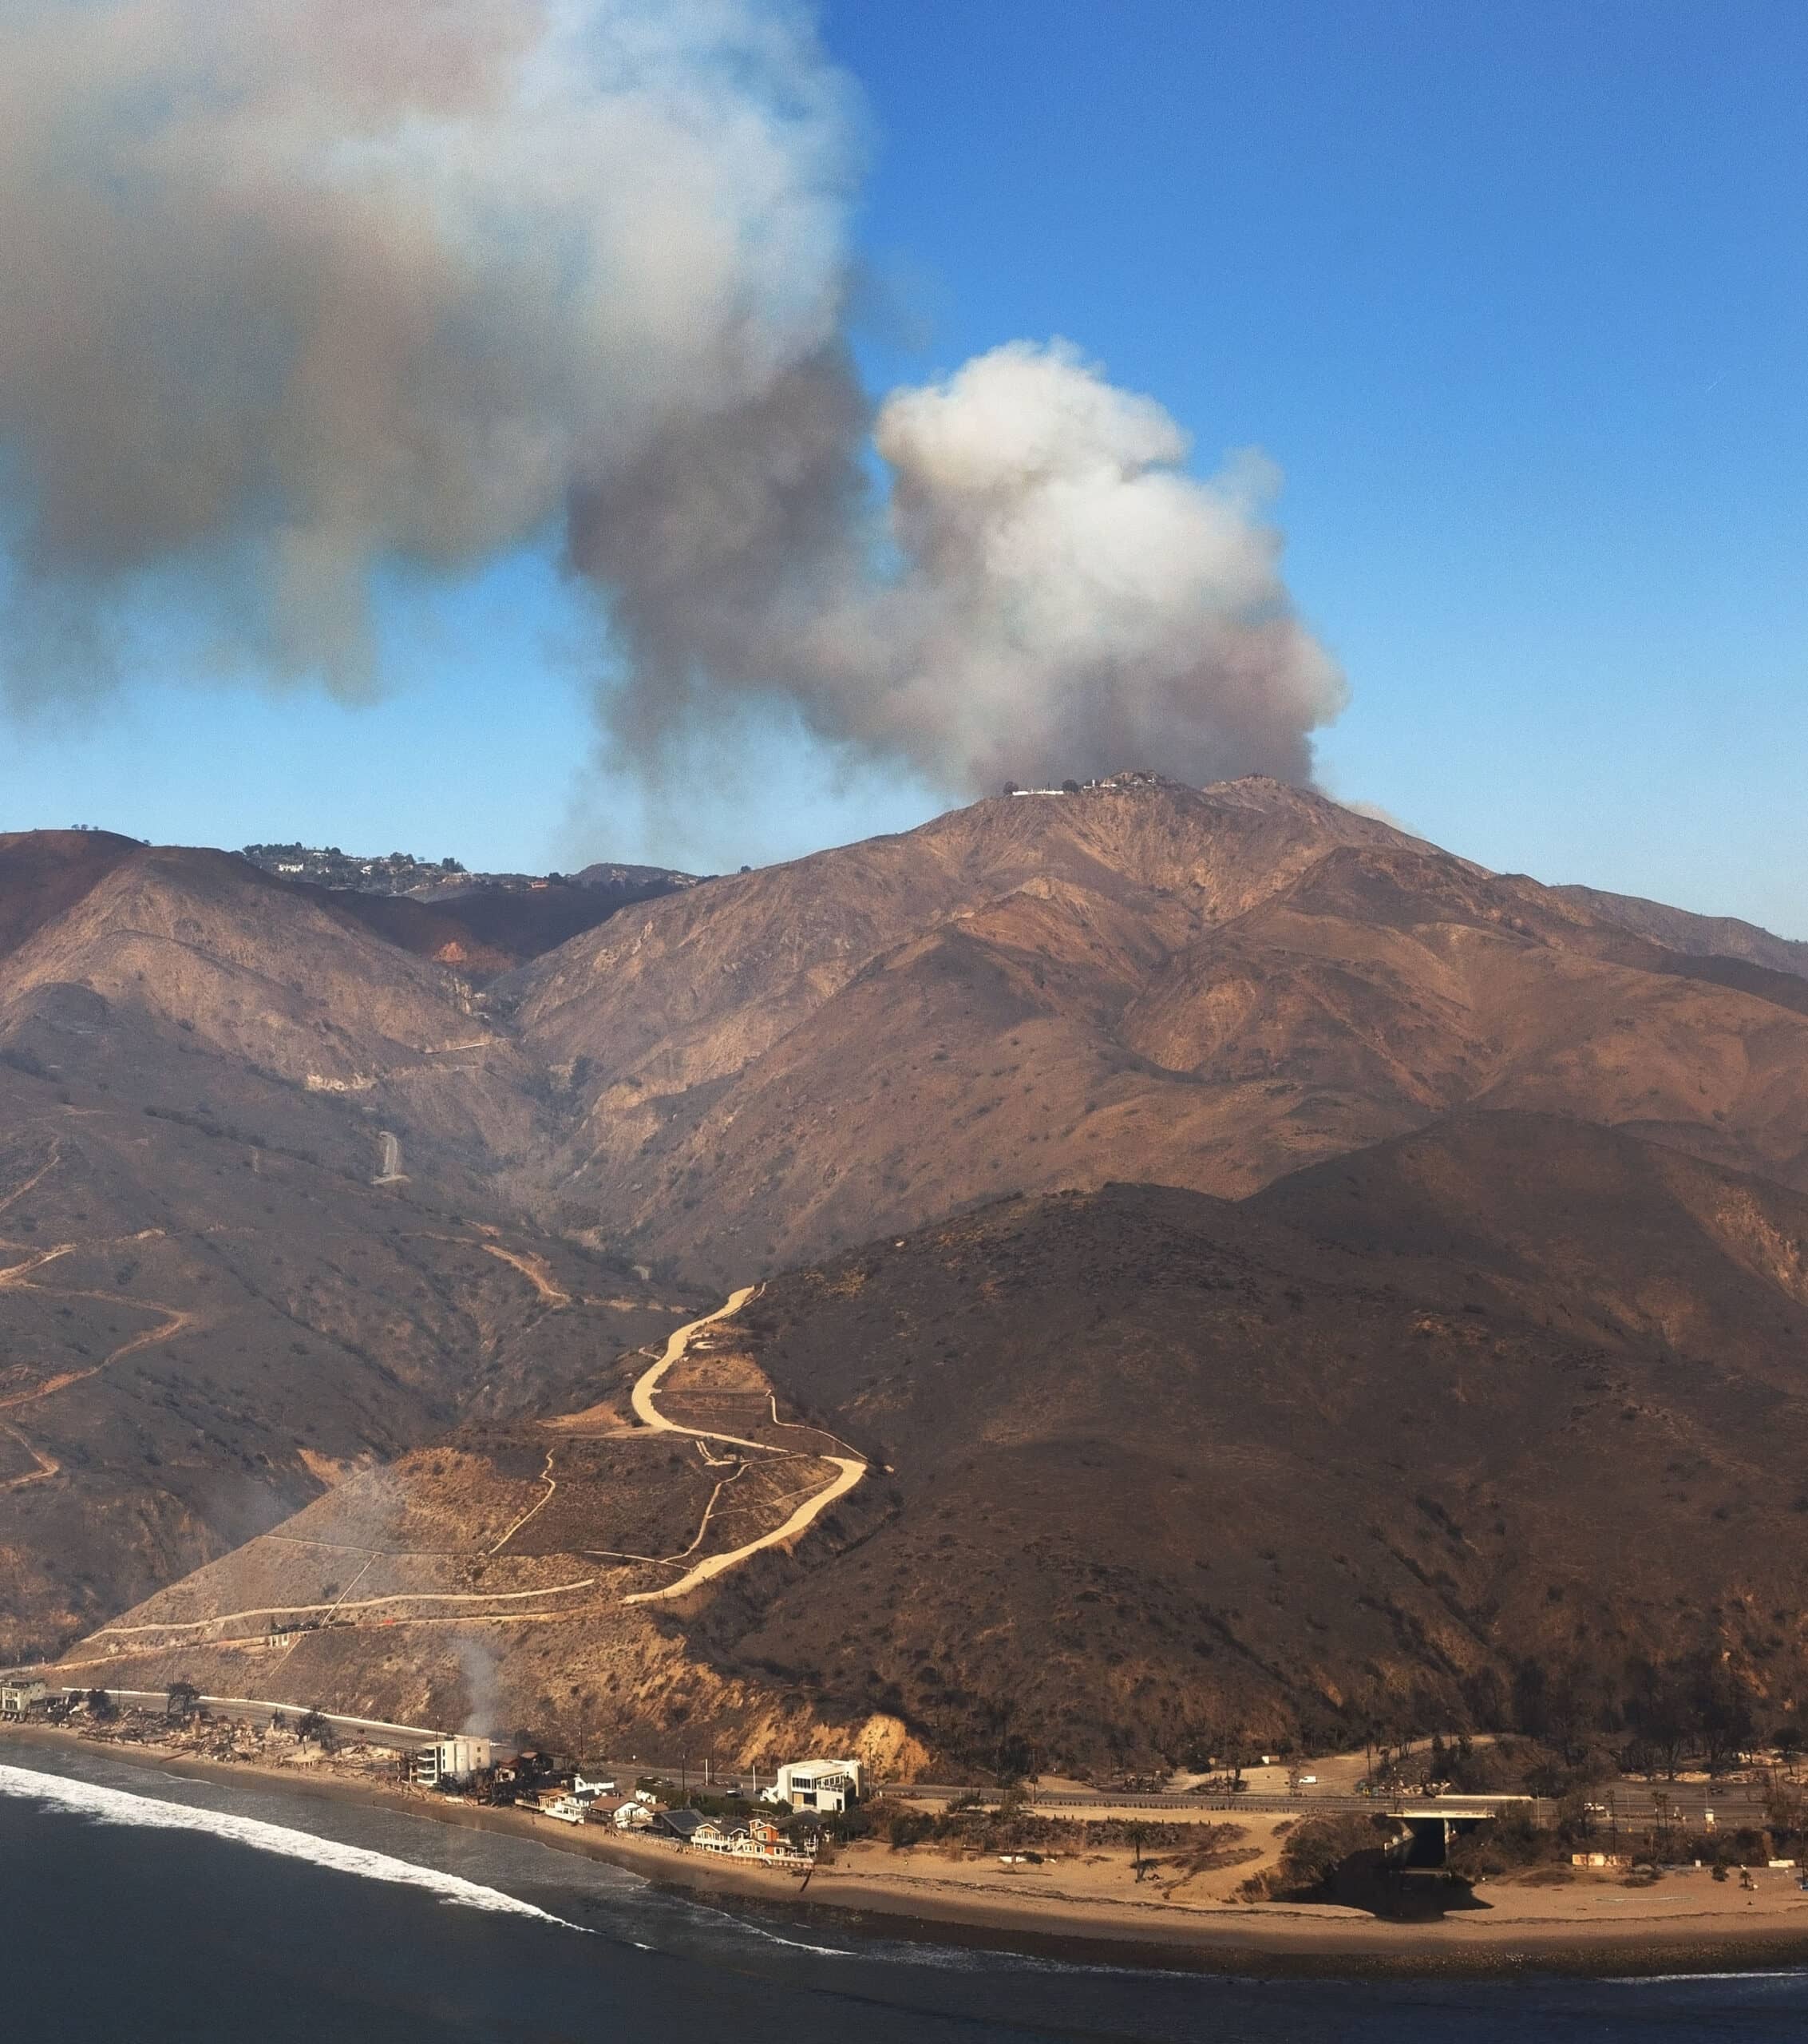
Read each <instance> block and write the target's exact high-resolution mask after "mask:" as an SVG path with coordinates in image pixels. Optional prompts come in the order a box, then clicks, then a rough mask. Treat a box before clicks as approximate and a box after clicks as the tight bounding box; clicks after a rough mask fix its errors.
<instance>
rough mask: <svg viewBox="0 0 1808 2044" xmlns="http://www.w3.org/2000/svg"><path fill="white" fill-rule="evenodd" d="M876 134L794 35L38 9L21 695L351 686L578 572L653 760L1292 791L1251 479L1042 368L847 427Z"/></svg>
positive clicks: (0, 101)
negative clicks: (439, 621)
mask: <svg viewBox="0 0 1808 2044" xmlns="http://www.w3.org/2000/svg"><path fill="white" fill-rule="evenodd" d="M858 125H859V123H858V111H857V105H856V101H855V96H854V94H853V91H852V89H851V88H850V86H849V82H848V81H847V80H846V79H845V77H843V76H842V75H841V73H839V72H838V71H837V69H836V68H835V67H834V66H833V65H832V64H831V63H830V62H829V60H828V59H827V57H826V56H825V53H824V52H823V50H822V49H821V46H820V44H819V42H818V41H817V38H816V35H815V33H814V30H813V26H812V23H811V22H810V19H809V16H808V14H806V13H805V12H804V11H803V10H802V9H801V7H800V6H796V5H793V4H791V0H382V4H381V5H376V6H373V5H370V4H369V0H14V5H13V6H10V7H9V8H8V9H7V10H6V16H5V18H4V20H3V21H0V517H4V519H5V521H6V524H5V527H4V536H5V541H6V567H7V580H8V584H9V593H10V603H11V607H12V610H13V613H14V615H13V618H12V620H11V629H10V632H9V634H8V640H9V643H10V648H11V652H10V655H9V656H8V658H9V659H10V670H9V673H8V679H9V682H10V686H11V687H12V689H13V690H14V692H15V693H24V694H30V693H31V692H34V691H50V690H54V689H57V688H58V687H69V686H70V685H72V683H73V682H74V680H75V679H77V677H78V676H79V675H84V674H86V673H88V672H89V671H91V670H92V668H93V666H94V664H96V663H97V662H98V661H99V660H101V658H102V657H103V648H104V647H105V644H106V643H107V640H108V637H109V632H111V631H112V630H113V628H115V627H116V626H119V625H120V624H121V623H122V621H125V620H131V619H133V618H134V617H140V618H141V617H143V616H146V615H151V616H156V615H169V614H173V613H177V612H179V613H180V614H182V615H184V616H200V617H204V618H205V619H206V620H207V621H208V631H209V633H210V636H211V641H212V646H213V648H214V649H215V651H216V657H217V658H218V659H219V660H220V661H222V662H224V663H226V664H230V665H231V666H233V667H237V668H241V669H243V668H248V669H250V670H251V671H255V672H256V673H258V674H260V675H263V676H266V677H268V678H271V679H306V680H318V681H323V682H324V683H326V685H328V686H330V687H333V688H334V689H336V690H338V691H341V692H342V693H346V694H349V695H355V694H358V693H359V692H360V691H365V690H366V689H368V688H370V687H372V686H373V685H374V683H376V682H377V681H378V679H380V664H381V663H380V658H379V654H378V631H377V626H376V620H377V618H378V616H379V615H380V613H381V611H382V605H383V604H385V603H386V602H390V601H394V600H396V598H397V596H398V593H402V594H405V593H406V589H407V588H408V586H409V583H410V581H411V580H413V579H416V578H421V577H439V576H461V575H464V574H467V573H469V572H473V570H475V569H477V568H480V567H481V566H482V565H483V564H485V563H486V562H488V561H490V560H492V559H493V558H495V557H498V556H500V555H501V554H503V553H506V552H508V551H509V550H511V549H516V548H520V547H522V546H534V545H548V544H552V545H557V546H559V547H560V549H562V551H563V553H564V557H565V558H566V560H567V561H568V563H569V564H570V565H571V567H572V569H573V571H574V572H576V573H577V574H579V575H580V576H584V577H585V578H587V579H588V580H589V582H590V583H591V584H593V585H594V586H595V588H596V590H597V592H598V593H599V597H600V599H601V603H602V608H603V613H604V615H605V616H607V620H608V629H609V632H610V635H611V646H612V649H613V652H614V653H615V658H616V664H617V666H618V668H619V682H618V683H617V684H616V685H615V686H614V687H612V688H611V691H610V695H609V705H610V715H611V723H612V726H613V729H614V732H615V738H616V740H617V742H618V743H619V745H621V746H622V747H624V748H626V749H627V751H628V753H629V754H630V755H631V756H633V757H635V758H638V759H643V760H649V761H650V760H653V759H657V758H658V757H659V755H660V754H661V752H662V750H663V749H666V748H669V747H672V746H674V745H681V744H682V743H683V742H684V739H685V738H686V735H687V734H688V733H690V732H691V731H694V730H696V729H697V728H698V727H699V725H700V724H702V723H705V722H706V721H707V720H708V719H711V718H714V717H715V716H718V715H720V714H721V713H722V711H723V710H724V708H725V707H734V706H736V705H746V706H748V707H754V708H756V709H757V708H758V706H759V705H760V704H762V703H780V704H785V705H789V707H791V708H792V709H793V711H795V712H796V713H797V714H800V715H801V717H802V718H803V719H804V720H805V723H807V724H808V725H809V727H810V728H811V729H813V731H816V732H817V734H818V735H821V737H823V738H824V739H828V740H829V741H831V742H833V743H837V744H841V745H845V746H847V747H851V748H853V749H854V750H856V751H860V752H864V753H866V754H868V755H873V756H876V757H881V758H892V759H902V760H904V761H907V762H908V763H911V764H912V765H913V766H915V767H917V768H918V769H920V770H922V771H923V772H924V773H925V774H928V776H929V777H930V778H933V779H936V780H937V781H939V782H941V783H943V784H944V785H946V786H951V787H957V788H961V789H972V788H975V787H979V786H984V785H986V784H987V783H989V782H991V781H992V780H994V779H995V778H999V776H1000V775H1001V774H1003V773H1005V772H1011V773H1013V774H1016V775H1018V776H1019V778H1038V777H1042V776H1046V775H1049V774H1064V773H1070V772H1082V771H1087V770H1096V769H1098V768H1102V767H1108V766H1111V765H1117V764H1124V763H1132V764H1152V765H1158V766H1161V767H1164V768H1165V769H1166V770H1171V771H1176V772H1179V773H1181V774H1187V775H1189V776H1190V777H1192V778H1210V777H1213V776H1215V775H1217V774H1224V773H1228V772H1234V771H1239V770H1251V769H1259V770H1267V771H1270V772H1273V773H1276V774H1282V775H1285V776H1288V777H1289V778H1305V777H1306V776H1307V775H1308V774H1309V771H1310V763H1311V754H1310V736H1309V735H1310V733H1311V730H1312V729H1313V728H1314V727H1315V726H1317V725H1319V724H1321V723H1323V722H1325V721H1326V720H1327V719H1328V718H1330V717H1331V716H1333V715H1335V713H1336V711H1337V710H1338V708H1339V705H1340V702H1341V683H1340V682H1339V677H1338V675H1337V674H1336V672H1335V669H1334V668H1333V667H1332V666H1331V663H1330V662H1329V660H1327V656H1325V655H1324V653H1323V651H1322V650H1321V649H1320V648H1319V647H1318V646H1317V645H1316V644H1315V643H1314V641H1313V640H1312V639H1311V637H1310V636H1309V635H1308V633H1307V632H1306V631H1305V630H1304V628H1302V626H1301V625H1300V623H1299V622H1298V620H1297V619H1296V617H1295V616H1294V615H1293V613H1292V608H1291V606H1290V604H1289V602H1288V596H1287V592H1286V589H1285V587H1284V583H1283V581H1282V580H1281V577H1280V568H1279V558H1278V557H1279V541H1278V537H1277V536H1276V533H1274V532H1273V530H1272V528H1271V527H1270V526H1269V525H1268V524H1267V523H1266V522H1265V519H1264V504H1265V500H1266V498H1267V496H1268V493H1269V492H1270V491H1271V490H1272V486H1273V481H1274V478H1273V477H1272V474H1271V473H1268V472H1267V471H1265V469H1264V468H1263V466H1262V465H1260V463H1259V462H1258V461H1254V460H1248V461H1241V462H1239V463H1236V464H1234V465H1232V467H1231V468H1230V469H1228V470H1227V472H1226V473H1224V475H1222V476H1221V477H1219V478H1218V479H1217V480H1216V481H1212V482H1209V483H1202V482H1200V481H1197V480H1195V479H1194V478H1193V477H1191V476H1189V474H1188V473H1185V470H1184V469H1183V468H1182V466H1181V464H1182V462H1183V461H1184V460H1185V456H1186V453H1187V447H1186V442H1185V436H1184V435H1183V434H1182V433H1181V430H1180V429H1179V428H1178V427H1177V426H1176V424H1175V423H1174V422H1173V420H1172V419H1171V418H1169V416H1168V415H1167V414H1165V412H1164V411H1163V410H1161V408H1160V407H1159V406H1157V405H1156V404H1155V403H1153V402H1152V401H1150V400H1149V399H1147V398H1141V397H1137V396H1133V395H1130V394H1127V393H1126V392H1124V391H1122V390H1116V389H1114V388H1113V387H1112V386H1110V384H1109V383H1107V382H1106V381H1105V380H1104V379H1103V378H1102V375H1101V374H1099V373H1098V371H1097V370H1095V369H1094V368H1093V367H1091V366H1089V365H1088V364H1087V363H1086V362H1085V360H1084V359H1083V358H1082V357H1081V356H1080V355H1078V354H1077V353H1076V352H1075V351H1073V350H1071V349H1070V348H1068V347H1066V346H1064V345H1062V344H1059V343H1056V344H1054V345H1051V346H1048V347H1035V346H1031V345H1028V344H1025V343H1013V344H1011V345H1009V346H1007V347H1001V348H999V349H997V350H995V351H993V352H991V354H988V355H984V356H983V357H981V358H979V359H978V360H976V361H974V362H969V363H967V365H966V366H964V367H963V368H962V369H960V370H957V371H956V372H955V374H953V375H951V376H950V377H949V378H948V379H947V380H946V381H945V382H940V383H937V384H935V385H933V386H928V387H925V388H922V389H915V390H899V391H895V392H893V393H892V394H891V395H890V396H888V397H887V398H884V400H883V402H880V403H879V404H878V405H877V406H876V407H875V406H872V404H871V403H870V402H868V398H867V397H866V395H865V394H864V392H863V390H862V389H861V387H860V382H859V380H858V378H857V375H856V374H855V372H854V369H853V364H852V361H851V358H850V355H849V346H848V339H847V334H846V311H847V306H848V303H849V299H850V296H851V295H852V294H851V270H850V258H849V248H848V232H847V213H848V209H849V204H850V201H851V199H852V197H853V192H854V190H855V186H856V181H857V154H858V150H857V141H858ZM875 457H876V458H875Z"/></svg>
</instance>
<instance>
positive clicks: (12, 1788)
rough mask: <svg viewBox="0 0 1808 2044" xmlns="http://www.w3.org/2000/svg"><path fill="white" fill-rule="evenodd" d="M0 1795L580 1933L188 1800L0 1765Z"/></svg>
mask: <svg viewBox="0 0 1808 2044" xmlns="http://www.w3.org/2000/svg"><path fill="white" fill-rule="evenodd" d="M0 1796H26V1797H29V1798H30V1800H32V1801H34V1802H37V1803H42V1804H46V1805H48V1806H49V1807H51V1808H56V1809H60V1810H66V1811H68V1812H70V1813H71V1814H72V1815H73V1816H82V1817H86V1818H87V1819H88V1820H89V1821H90V1822H92V1823H95V1824H136V1825H140V1826H144V1827H148V1828H151V1829H152V1830H156V1831H194V1832H204V1834H205V1835H206V1836H208V1837H210V1838H226V1839H231V1840H233V1841H234V1843H235V1844H239V1845H249V1846H251V1847H252V1848H254V1849H255V1851H257V1852H276V1853H279V1854H281V1855H282V1856H283V1857H284V1858H285V1859H289V1860H307V1861H308V1862H309V1863H310V1864H312V1865H314V1866H316V1867H326V1868H330V1869H331V1870H332V1871H333V1872H335V1873H342V1874H356V1875H358V1876H362V1878H363V1879H364V1880H371V1881H390V1882H392V1883H394V1885H395V1886H397V1887H398V1888H425V1889H427V1890H428V1891H429V1892H430V1893H432V1894H433V1895H437V1896H438V1897H439V1899H441V1901H442V1902H448V1903H457V1905H458V1906H459V1907H461V1908H465V1909H488V1910H493V1911H497V1912H499V1913H500V1914H503V1915H510V1916H537V1917H538V1918H539V1919H540V1920H541V1922H542V1923H556V1924H558V1925H559V1926H560V1927H561V1928H562V1929H564V1930H568V1931H577V1930H582V1929H583V1928H584V1926H583V1925H582V1924H580V1923H568V1922H567V1920H566V1919H565V1918H564V1917H563V1916H555V1915H552V1913H551V1912H550V1911H548V1910H544V1909H536V1907H534V1905H533V1903H531V1902H522V1901H520V1900H519V1899H517V1898H516V1896H514V1895H504V1893H503V1892H502V1891H501V1890H500V1888H485V1887H482V1886H481V1884H479V1883H477V1882H476V1881H468V1880H464V1879H462V1878H461V1876H459V1875H457V1874H446V1873H441V1872H440V1871H439V1869H438V1868H437V1867H417V1866H416V1865H415V1864H413V1861H411V1860H397V1859H394V1858H392V1857H391V1856H390V1854H388V1853H387V1852H371V1851H370V1849H369V1848H367V1847H365V1846H362V1845H346V1844H342V1843H341V1842H340V1841H339V1840H338V1839H335V1838H317V1837H316V1836H315V1835H314V1833H313V1832H308V1831H291V1830H289V1829H288V1828H287V1827H286V1826H284V1825H283V1824H265V1823H264V1822H263V1820H261V1819H259V1818H257V1817H241V1816H233V1815H232V1814H231V1812H229V1811H225V1810H209V1809H198V1808H194V1807H193V1806H192V1805H191V1804H187V1803H166V1802H164V1801H163V1800H160V1798H158V1797H156V1796H131V1795H128V1794H126V1793H125V1791H124V1790H122V1789H104V1788H102V1787H101V1785H99V1784H98V1783H97V1782H92V1781H70V1780H69V1778H68V1777H65V1776H63V1775H60V1774H40V1773H38V1772H37V1771H36V1770H35V1769H31V1768H24V1767H7V1766H4V1765H0Z"/></svg>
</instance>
